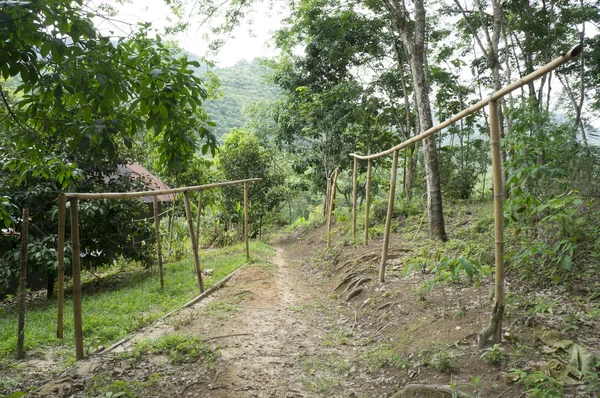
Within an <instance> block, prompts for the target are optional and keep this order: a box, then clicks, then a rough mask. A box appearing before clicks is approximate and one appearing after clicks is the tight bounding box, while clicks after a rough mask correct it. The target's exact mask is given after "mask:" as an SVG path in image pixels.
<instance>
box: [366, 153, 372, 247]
mask: <svg viewBox="0 0 600 398" xmlns="http://www.w3.org/2000/svg"><path fill="white" fill-rule="evenodd" d="M372 165H373V160H372V159H369V163H368V165H367V186H366V193H365V196H366V197H365V246H367V245H368V244H369V208H370V206H371V167H372Z"/></svg>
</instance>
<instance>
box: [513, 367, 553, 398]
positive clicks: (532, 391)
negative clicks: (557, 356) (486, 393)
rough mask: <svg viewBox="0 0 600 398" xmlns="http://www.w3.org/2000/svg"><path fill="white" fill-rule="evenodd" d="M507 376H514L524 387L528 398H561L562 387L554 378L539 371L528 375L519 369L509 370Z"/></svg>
mask: <svg viewBox="0 0 600 398" xmlns="http://www.w3.org/2000/svg"><path fill="white" fill-rule="evenodd" d="M509 374H511V375H514V377H516V378H517V379H518V380H521V381H522V383H523V384H524V385H525V391H526V392H527V393H528V394H529V396H530V397H536V398H537V397H539V398H544V397H562V396H563V390H564V389H563V387H562V385H561V383H560V382H559V381H558V380H556V379H555V378H554V377H552V376H549V375H547V374H545V373H543V372H541V371H538V372H532V373H528V372H525V371H523V370H520V369H509Z"/></svg>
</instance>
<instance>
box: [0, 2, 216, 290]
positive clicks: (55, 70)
mask: <svg viewBox="0 0 600 398" xmlns="http://www.w3.org/2000/svg"><path fill="white" fill-rule="evenodd" d="M95 17H96V14H95V13H94V12H93V10H91V9H90V8H89V7H88V5H87V4H84V2H83V1H73V2H68V3H65V2H62V1H57V0H53V1H32V2H8V3H4V4H2V5H1V6H0V20H2V28H0V43H2V44H1V45H0V74H1V75H2V77H3V79H4V81H3V82H1V83H0V97H1V100H2V106H1V107H0V138H1V140H0V153H1V155H0V169H1V170H2V171H1V172H0V184H1V185H2V186H3V188H4V189H3V194H4V195H6V196H4V195H3V197H2V201H1V203H2V204H1V205H0V217H1V218H2V220H3V221H4V224H9V223H10V222H14V223H16V224H18V222H17V220H18V219H19V214H18V213H19V212H20V208H23V207H29V208H30V210H31V214H32V218H33V220H32V221H33V224H32V227H33V228H32V232H31V244H30V259H31V269H32V270H39V271H42V272H49V273H50V274H52V272H53V268H54V267H55V265H54V264H53V261H51V258H53V257H55V253H54V251H55V249H56V235H55V231H56V202H55V200H56V197H57V196H58V193H59V192H61V191H63V190H67V191H79V192H82V191H83V192H85V191H91V192H106V191H109V190H117V191H123V190H125V191H126V190H131V189H134V188H141V186H140V185H139V184H138V185H136V184H134V183H133V182H131V181H129V180H128V178H125V177H123V178H121V177H120V176H119V167H120V166H122V165H125V164H127V163H129V162H130V161H131V160H132V159H133V158H135V157H136V155H138V152H140V150H139V147H141V146H142V145H143V141H144V138H146V133H148V134H147V142H148V143H150V144H151V146H152V147H153V148H154V149H155V151H156V153H158V154H159V155H158V157H157V164H158V165H160V166H161V167H163V168H167V169H172V170H175V169H181V168H186V167H187V166H188V165H189V163H190V161H191V159H193V156H194V154H195V152H196V149H197V147H198V146H199V142H200V140H204V141H205V142H206V143H205V144H204V145H203V146H202V151H203V152H204V153H206V152H207V151H208V150H213V151H214V148H215V141H214V137H213V136H212V134H211V133H210V132H209V127H210V126H211V124H212V123H211V122H210V121H209V120H208V117H207V115H206V113H205V112H204V110H203V109H202V107H201V105H202V101H203V100H204V99H205V98H206V96H207V93H206V90H205V89H204V88H203V87H202V81H201V79H200V78H199V77H198V76H195V75H194V74H193V70H192V68H193V67H195V66H196V67H197V66H199V64H198V63H197V62H196V61H189V60H188V59H187V58H186V57H181V56H179V54H178V53H179V51H178V49H176V48H173V47H172V46H170V45H168V44H167V43H165V42H164V41H163V39H162V38H161V36H159V35H156V36H155V37H154V38H151V37H150V35H151V34H152V30H151V27H150V24H144V23H141V24H139V26H138V27H137V29H136V30H135V31H134V32H132V34H131V35H130V36H129V37H120V38H118V39H113V38H111V37H107V36H103V35H101V34H100V33H99V32H98V31H97V30H96V29H95V27H94V23H93V22H94V21H93V18H95ZM7 79H10V80H8V81H7ZM15 85H16V87H15ZM5 87H6V88H7V89H8V90H6V91H5ZM10 203H12V206H11V205H10ZM16 206H18V207H19V209H17V208H16ZM143 213H144V209H143V207H142V205H141V204H140V203H137V202H136V203H134V202H133V201H131V202H129V203H125V202H113V203H108V202H106V201H104V202H89V203H87V202H86V203H82V205H81V229H82V231H81V236H82V245H83V246H82V253H83V254H84V255H86V258H84V260H83V262H84V264H85V265H88V264H86V263H89V264H90V265H91V266H97V265H99V264H110V262H111V261H112V259H114V258H116V257H118V256H121V255H123V256H128V257H130V258H132V259H135V260H140V259H141V260H144V259H147V258H148V251H149V249H150V247H149V246H147V247H142V248H140V247H135V246H133V245H132V244H131V243H132V242H133V240H134V239H136V240H140V239H139V238H140V237H141V236H144V237H150V238H151V237H152V235H151V233H150V231H151V228H150V226H149V225H144V224H143V223H140V224H136V221H132V219H133V220H135V219H137V218H143ZM16 226H17V227H18V225H16ZM0 246H4V244H0ZM10 246H11V247H10V248H9V249H8V251H7V252H6V253H0V254H4V257H3V259H2V260H0V261H2V264H1V266H0V278H1V281H0V283H1V284H2V285H5V284H6V283H7V281H8V280H9V279H10V278H11V275H12V274H14V269H15V263H14V259H15V258H16V257H15V255H16V252H15V248H14V247H12V246H14V244H13V243H10ZM50 285H51V284H50Z"/></svg>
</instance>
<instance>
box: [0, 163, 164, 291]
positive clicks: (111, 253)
mask: <svg viewBox="0 0 600 398" xmlns="http://www.w3.org/2000/svg"><path fill="white" fill-rule="evenodd" d="M82 162H83V163H82V168H83V169H81V170H80V176H79V178H78V181H77V183H76V184H74V186H76V189H77V190H78V191H80V192H98V191H101V192H103V191H116V192H123V191H125V192H126V191H131V190H143V189H145V187H146V184H145V181H143V180H133V179H132V178H131V177H130V175H129V174H128V173H126V172H119V173H117V174H114V175H112V176H111V177H109V178H107V177H106V175H107V173H108V170H110V169H111V167H110V166H105V168H102V165H100V164H98V163H96V164H93V165H91V164H89V163H87V161H85V160H83V161H82ZM0 185H2V186H3V187H4V190H5V191H4V192H5V193H6V194H8V195H9V196H10V197H11V198H12V201H13V202H14V203H18V204H19V206H22V207H24V208H29V215H30V219H31V223H30V228H29V238H28V240H29V244H28V253H29V254H28V262H27V264H28V268H29V270H28V272H29V273H34V272H41V273H43V274H46V275H50V276H52V275H55V274H56V267H57V264H56V247H57V236H56V230H57V225H58V214H57V203H56V197H57V195H58V193H59V190H60V187H59V186H57V183H56V181H55V180H54V179H53V178H42V177H40V176H38V177H33V176H31V177H27V178H26V179H25V180H24V181H23V182H22V184H19V185H16V184H15V183H14V181H13V180H11V178H10V175H0ZM69 209H70V204H69V203H67V211H68V210H69ZM19 212H20V209H17V208H15V207H12V208H11V212H10V213H11V217H12V218H13V219H15V220H20V214H19ZM148 213H149V208H148V206H147V205H146V204H145V203H144V202H142V201H141V200H94V201H81V202H80V203H79V231H80V250H81V253H82V260H81V261H82V265H83V266H84V267H86V268H90V269H91V268H96V267H99V266H101V265H107V264H112V262H113V261H114V260H115V259H117V258H119V257H121V256H123V257H127V258H129V259H131V260H133V261H142V262H144V263H145V264H146V265H150V264H151V263H152V262H153V260H152V258H153V256H152V247H153V242H154V239H153V237H154V228H153V226H152V223H150V222H147V221H146V220H145V218H146V217H148ZM17 225H20V221H19V223H18V224H17ZM65 229H66V236H67V237H68V236H69V235H70V223H67V225H66V228H65ZM146 241H148V243H146ZM66 246H67V247H66V255H65V264H66V266H67V268H68V267H70V264H71V262H70V244H69V243H67V245H66ZM19 264H20V239H18V236H14V235H9V236H4V235H2V236H0V291H3V290H4V289H6V288H7V287H8V286H9V284H10V283H11V282H14V281H16V279H17V276H18V273H19ZM49 283H50V287H52V284H53V279H52V277H50V281H49Z"/></svg>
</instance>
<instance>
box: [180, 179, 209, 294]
mask: <svg viewBox="0 0 600 398" xmlns="http://www.w3.org/2000/svg"><path fill="white" fill-rule="evenodd" d="M183 199H184V201H185V214H186V217H187V222H188V228H189V230H190V239H191V240H192V251H193V252H194V268H195V270H196V275H197V279H198V288H199V289H200V293H204V283H203V282H202V270H201V269H200V257H199V256H198V240H197V239H196V234H195V231H194V220H192V207H191V206H190V193H189V192H188V191H185V192H184V193H183Z"/></svg>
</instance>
